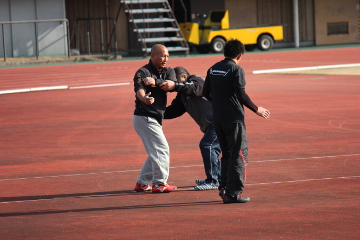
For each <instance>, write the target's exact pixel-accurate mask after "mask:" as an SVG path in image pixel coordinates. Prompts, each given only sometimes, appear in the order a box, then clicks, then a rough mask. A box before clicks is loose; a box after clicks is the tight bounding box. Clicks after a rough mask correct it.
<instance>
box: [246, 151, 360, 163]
mask: <svg viewBox="0 0 360 240" xmlns="http://www.w3.org/2000/svg"><path fill="white" fill-rule="evenodd" d="M354 156H360V154H359V153H355V154H345V155H334V156H319V157H303V158H283V159H274V160H259V161H251V162H250V163H259V162H279V161H294V160H305V159H319V158H336V157H354Z"/></svg>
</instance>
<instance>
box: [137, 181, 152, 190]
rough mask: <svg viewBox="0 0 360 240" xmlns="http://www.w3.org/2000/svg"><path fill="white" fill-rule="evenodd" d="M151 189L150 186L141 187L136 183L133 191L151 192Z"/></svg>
mask: <svg viewBox="0 0 360 240" xmlns="http://www.w3.org/2000/svg"><path fill="white" fill-rule="evenodd" d="M151 189H152V187H151V186H150V185H141V184H140V183H138V182H137V183H136V185H135V188H134V190H135V191H137V192H147V191H151Z"/></svg>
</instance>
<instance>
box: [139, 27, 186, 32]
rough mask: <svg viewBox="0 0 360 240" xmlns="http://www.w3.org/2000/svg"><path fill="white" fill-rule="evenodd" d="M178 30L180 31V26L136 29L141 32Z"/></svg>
mask: <svg viewBox="0 0 360 240" xmlns="http://www.w3.org/2000/svg"><path fill="white" fill-rule="evenodd" d="M178 31H180V28H173V27H164V28H139V29H134V32H139V33H156V32H178Z"/></svg>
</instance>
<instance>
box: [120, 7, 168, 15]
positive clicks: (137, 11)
mask: <svg viewBox="0 0 360 240" xmlns="http://www.w3.org/2000/svg"><path fill="white" fill-rule="evenodd" d="M125 12H127V13H131V14H142V13H166V12H171V10H170V9H167V8H146V9H145V8H144V9H129V10H125Z"/></svg>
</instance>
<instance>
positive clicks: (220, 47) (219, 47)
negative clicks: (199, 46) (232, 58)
mask: <svg viewBox="0 0 360 240" xmlns="http://www.w3.org/2000/svg"><path fill="white" fill-rule="evenodd" d="M224 46H225V40H224V39H222V38H219V37H216V38H214V39H213V40H212V41H211V44H210V48H211V51H213V52H214V53H221V52H223V51H224Z"/></svg>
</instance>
